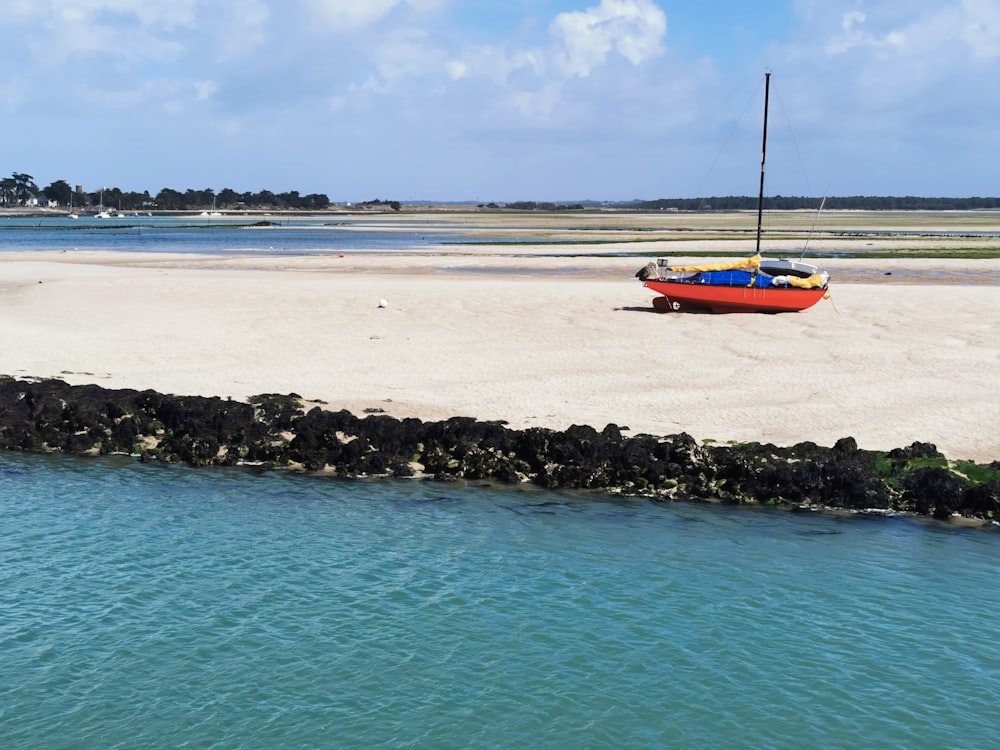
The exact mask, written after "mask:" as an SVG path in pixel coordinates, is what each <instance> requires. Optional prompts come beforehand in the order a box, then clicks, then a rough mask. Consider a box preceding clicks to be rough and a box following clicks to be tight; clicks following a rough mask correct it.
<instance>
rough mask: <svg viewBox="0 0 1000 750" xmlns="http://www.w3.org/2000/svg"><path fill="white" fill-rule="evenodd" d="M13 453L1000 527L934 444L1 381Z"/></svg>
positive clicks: (972, 484)
mask: <svg viewBox="0 0 1000 750" xmlns="http://www.w3.org/2000/svg"><path fill="white" fill-rule="evenodd" d="M307 406H308V408H307ZM0 449H5V450H16V451H35V452H45V451H58V452H63V453H71V454H78V455H83V454H92V455H98V454H108V453H126V454H132V455H136V456H138V457H140V458H141V459H142V460H146V461H150V460H160V461H166V462H176V463H184V464H189V465H191V466H208V465H234V464H241V465H253V464H258V465H263V466H265V467H268V468H273V467H285V468H293V469H302V470H305V471H310V472H323V473H327V474H332V475H336V476H342V477H358V476H372V475H385V476H396V477H404V476H424V477H432V478H435V479H439V480H450V479H470V480H493V481H500V482H508V483H509V482H524V481H530V482H534V483H536V484H538V485H541V486H545V487H551V488H600V489H605V490H609V491H616V492H625V493H632V494H642V495H645V496H649V497H653V498H659V499H669V500H689V501H711V502H724V503H732V504H756V505H780V506H790V507H802V506H809V507H824V508H844V509H850V510H871V509H878V510H904V511H912V512H915V513H920V514H924V515H933V516H934V517H937V518H947V517H948V516H950V515H951V514H953V513H961V514H965V515H975V516H978V517H980V518H996V517H998V516H1000V462H996V461H995V462H993V463H992V464H989V465H987V466H977V465H974V464H973V465H969V463H968V462H966V463H965V464H962V465H961V466H956V465H953V464H952V463H951V462H949V461H948V460H947V459H946V458H945V457H944V456H943V455H942V454H941V453H940V452H939V451H938V450H937V448H936V447H935V446H934V445H932V444H930V443H920V442H914V443H912V444H911V445H909V446H908V447H905V448H897V449H894V450H892V451H888V452H885V453H883V452H877V451H865V450H862V449H860V448H858V446H857V443H856V441H855V440H854V439H853V438H850V437H845V438H842V439H841V440H838V441H837V443H836V444H835V445H834V446H833V447H832V448H824V447H822V446H818V445H816V444H815V443H811V442H804V443H799V444H798V445H794V446H791V447H778V446H775V445H771V444H760V443H743V444H734V445H714V444H702V443H699V442H698V441H697V440H695V439H694V438H693V437H692V436H690V435H687V434H685V433H680V434H677V435H670V436H666V437H658V436H653V435H636V436H634V437H625V436H623V435H622V428H620V427H618V426H617V425H614V424H609V425H607V426H606V427H605V428H604V429H603V430H601V431H598V430H596V429H595V428H593V427H590V426H587V425H573V426H571V427H569V428H568V429H566V430H552V429H546V428H541V427H533V428H528V429H524V430H512V429H510V428H508V427H507V425H506V424H505V423H503V422H482V421H478V420H476V419H473V418H471V417H453V418H451V419H448V420H444V421H439V422H422V421H421V420H418V419H396V418H394V417H390V416H387V415H385V414H381V413H374V414H369V415H367V416H365V417H358V416H356V415H355V414H352V413H351V412H348V411H344V410H341V411H328V410H325V409H322V408H320V407H319V406H309V405H307V404H306V403H305V402H304V401H303V399H302V398H301V397H300V396H298V395H296V394H290V395H287V396H286V395H280V394H262V395H260V396H254V397H252V398H251V399H249V403H242V402H238V401H233V400H229V399H221V398H206V397H200V396H174V395H168V394H162V393H157V392H155V391H149V390H146V391H136V390H129V389H119V390H111V389H104V388H101V387H99V386H96V385H86V386H70V385H68V384H67V383H65V382H63V381H61V380H41V381H30V380H16V379H13V378H10V377H5V376H0Z"/></svg>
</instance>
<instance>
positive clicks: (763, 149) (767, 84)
mask: <svg viewBox="0 0 1000 750" xmlns="http://www.w3.org/2000/svg"><path fill="white" fill-rule="evenodd" d="M770 93H771V74H770V73H765V74H764V136H763V139H762V141H761V145H760V192H759V193H757V253H758V254H760V232H761V225H762V223H763V220H764V161H765V159H766V158H767V100H768V97H769V95H770Z"/></svg>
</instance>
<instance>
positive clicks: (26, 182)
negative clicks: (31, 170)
mask: <svg viewBox="0 0 1000 750" xmlns="http://www.w3.org/2000/svg"><path fill="white" fill-rule="evenodd" d="M11 177H12V178H13V180H14V198H15V200H16V201H17V202H18V203H27V202H28V199H29V198H32V197H33V196H35V195H37V193H38V185H36V184H35V178H34V177H32V176H31V175H30V174H24V173H23V172H14V173H13V174H12V175H11Z"/></svg>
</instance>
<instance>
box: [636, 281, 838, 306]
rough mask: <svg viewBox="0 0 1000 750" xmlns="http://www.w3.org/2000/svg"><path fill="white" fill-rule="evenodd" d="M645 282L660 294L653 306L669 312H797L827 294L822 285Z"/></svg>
mask: <svg viewBox="0 0 1000 750" xmlns="http://www.w3.org/2000/svg"><path fill="white" fill-rule="evenodd" d="M645 284H646V286H647V287H648V288H649V289H652V290H653V291H654V292H658V293H659V294H662V295H663V296H662V297H657V298H655V299H654V300H653V306H654V307H655V308H656V309H657V310H667V311H672V312H712V313H780V312H798V311H800V310H805V309H807V308H809V307H812V306H813V305H815V304H816V303H817V302H819V301H820V300H821V299H823V296H824V295H825V294H826V289H823V288H817V289H799V288H797V287H790V288H785V287H766V288H762V287H753V286H750V287H747V286H723V285H717V284H692V283H686V282H683V281H654V280H652V279H650V280H647V281H646V282H645Z"/></svg>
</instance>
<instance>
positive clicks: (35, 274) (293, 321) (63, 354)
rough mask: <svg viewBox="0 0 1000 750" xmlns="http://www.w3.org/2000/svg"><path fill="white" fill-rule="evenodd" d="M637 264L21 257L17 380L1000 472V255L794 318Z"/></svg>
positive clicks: (878, 271)
mask: <svg viewBox="0 0 1000 750" xmlns="http://www.w3.org/2000/svg"><path fill="white" fill-rule="evenodd" d="M495 250H496V248H493V251H495ZM643 264H644V263H643V262H642V261H636V260H635V259H634V258H586V259H579V258H569V257H567V258H552V257H544V258H543V257H538V258H535V257H524V258H512V257H498V256H496V255H495V254H491V251H485V250H484V251H482V252H476V251H470V250H469V249H468V248H465V249H463V251H462V253H461V254H456V255H454V256H441V255H433V256H426V257H416V256H398V257H397V256H365V255H363V254H356V255H355V254H347V257H343V258H342V257H339V256H322V257H306V258H282V257H268V256H257V257H245V258H219V257H197V256H165V255H162V254H156V255H149V256H144V255H138V254H135V255H132V254H128V256H127V257H123V254H120V253H118V254H115V253H99V252H95V253H89V252H88V253H80V252H77V253H74V252H67V253H54V252H30V253H29V252H18V253H10V254H6V255H0V319H2V321H3V325H2V327H0V373H3V374H6V375H11V376H14V377H37V378H48V377H56V378H61V379H63V380H66V381H67V382H69V383H73V384H81V383H96V384H98V385H101V386H104V387H107V388H126V387H127V388H137V389H145V388H152V389H155V390H158V391H163V392H168V393H174V394H190V395H204V396H223V397H232V398H236V399H245V398H247V397H249V396H251V395H253V394H258V393H268V392H271V393H292V392H294V393H298V394H300V395H301V396H302V397H304V398H306V399H310V400H317V401H320V402H324V403H325V404H326V408H332V409H339V408H346V409H350V410H352V411H354V412H356V413H358V414H362V413H364V412H365V411H366V410H383V411H384V412H385V413H387V414H391V415H394V416H399V417H407V416H412V417H418V418H421V419H425V420H428V419H444V418H447V417H451V416H471V417H477V418H479V419H488V420H505V421H507V422H508V423H509V425H510V426H511V427H514V428H523V427H528V426H543V427H552V428H560V429H561V428H565V427H567V426H569V425H571V424H589V425H592V426H594V427H596V428H598V429H601V428H603V427H604V425H606V424H608V423H615V424H618V425H619V426H621V427H623V428H628V429H629V430H630V433H631V434H638V433H640V432H644V433H651V434H660V435H667V434H674V433H678V432H686V433H688V434H690V435H692V436H694V437H695V438H697V439H699V440H703V441H716V442H726V441H733V440H735V441H762V442H772V443H775V444H778V445H790V444H793V443H796V442H800V441H804V440H811V441H814V442H816V443H819V444H821V445H832V444H833V443H834V442H835V441H836V440H838V439H839V438H842V437H846V436H852V437H854V438H855V439H856V440H857V441H858V444H859V445H860V446H861V447H862V448H868V449H890V448H895V447H902V446H906V445H909V444H910V443H912V442H913V441H922V442H931V443H934V444H936V445H937V446H938V448H939V449H940V450H942V451H943V452H944V453H945V454H946V455H948V456H949V457H950V458H954V459H972V460H976V461H980V462H985V461H992V460H997V459H1000V428H998V427H997V425H998V424H1000V396H998V393H997V387H998V383H1000V286H998V285H996V281H995V279H996V278H997V274H998V273H1000V264H998V262H997V261H974V262H973V261H970V262H965V261H946V260H938V261H930V260H926V261H923V260H910V261H895V260H894V261H865V262H862V261H851V262H847V261H843V262H836V261H835V262H831V263H829V264H828V267H829V268H830V270H831V271H832V272H833V282H832V285H831V299H829V300H825V301H822V302H820V303H819V304H818V305H817V306H816V307H814V308H812V309H810V310H807V311H805V312H802V313H797V314H786V315H776V316H765V315H678V314H665V313H659V312H654V311H653V308H652V306H651V300H652V298H653V296H654V295H653V293H651V292H649V291H648V290H647V289H645V288H643V287H642V286H641V285H640V284H639V282H638V281H637V280H635V279H634V278H633V273H634V272H635V270H636V268H638V267H639V266H640V265H643ZM887 272H891V274H892V275H891V276H886V275H885V274H886V273H887ZM838 274H840V276H841V277H842V278H843V279H845V280H846V282H847V283H844V282H842V281H838ZM977 274H984V275H983V277H982V278H984V279H986V281H985V283H984V285H980V284H979V283H977V278H978V276H977ZM382 300H384V301H385V303H386V304H385V306H384V307H380V301H382Z"/></svg>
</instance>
